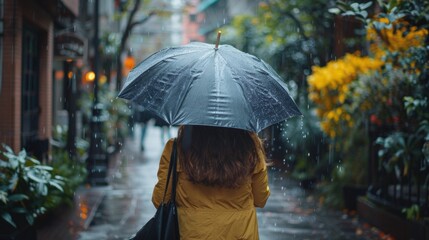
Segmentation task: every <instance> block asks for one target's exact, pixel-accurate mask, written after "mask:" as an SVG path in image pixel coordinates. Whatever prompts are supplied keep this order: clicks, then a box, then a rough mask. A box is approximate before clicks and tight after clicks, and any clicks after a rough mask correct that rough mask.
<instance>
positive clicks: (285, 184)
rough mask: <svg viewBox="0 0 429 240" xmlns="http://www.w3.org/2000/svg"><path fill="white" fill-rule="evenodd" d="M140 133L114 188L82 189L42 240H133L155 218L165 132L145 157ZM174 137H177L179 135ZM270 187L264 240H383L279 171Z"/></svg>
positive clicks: (130, 143) (151, 132)
mask: <svg viewBox="0 0 429 240" xmlns="http://www.w3.org/2000/svg"><path fill="white" fill-rule="evenodd" d="M139 133H140V128H139V126H138V125H137V126H136V131H135V136H134V138H133V139H129V140H127V142H126V143H125V144H124V148H123V150H122V151H121V152H120V153H119V154H117V156H115V157H116V158H115V159H113V161H111V163H112V164H111V166H110V167H111V171H110V184H109V186H107V187H90V188H89V187H88V188H85V187H82V188H80V189H79V191H78V192H77V193H76V198H75V199H76V201H75V206H74V208H73V209H64V214H62V215H61V217H60V218H56V219H54V220H53V221H55V222H52V223H48V224H46V225H45V226H44V227H43V228H40V229H39V230H38V237H39V239H43V240H53V239H63V240H69V239H70V240H75V239H78V240H96V239H97V240H100V239H106V240H113V239H128V238H129V237H130V236H131V235H132V234H133V233H135V232H136V231H137V230H138V229H139V228H140V227H141V226H143V225H144V223H146V222H147V221H148V220H149V219H150V218H151V217H152V216H153V215H154V214H155V208H154V206H153V205H152V202H151V195H152V190H153V186H154V185H155V182H156V173H157V169H158V163H159V158H160V155H161V152H162V149H163V142H161V132H160V129H159V128H156V127H153V126H149V127H148V129H147V133H146V134H147V135H146V139H145V149H146V150H145V151H144V152H143V153H142V152H140V146H139V139H140V135H139ZM171 134H172V136H176V130H175V129H171ZM164 142H165V140H164ZM269 184H270V188H271V196H270V198H269V200H268V202H267V205H266V207H265V208H263V209H258V219H259V231H260V238H261V240H276V239H282V240H283V239H356V240H358V239H359V240H367V239H382V238H381V237H380V236H379V232H378V231H377V230H376V229H373V228H371V227H370V226H368V225H366V224H364V223H362V222H360V221H359V220H358V219H357V218H350V217H349V216H348V215H345V214H343V213H342V212H339V211H332V210H327V209H324V208H322V207H321V206H319V204H318V202H317V201H316V200H315V199H313V197H312V196H311V195H309V194H308V193H306V192H305V191H304V190H302V189H301V188H300V187H299V186H298V184H297V183H296V182H294V181H292V180H290V179H287V178H286V177H285V174H284V172H283V171H280V170H279V169H274V168H271V169H270V171H269Z"/></svg>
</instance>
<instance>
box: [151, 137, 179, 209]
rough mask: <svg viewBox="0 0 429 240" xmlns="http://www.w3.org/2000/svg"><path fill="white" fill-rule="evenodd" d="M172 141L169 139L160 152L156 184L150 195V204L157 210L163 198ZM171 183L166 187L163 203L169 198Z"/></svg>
mask: <svg viewBox="0 0 429 240" xmlns="http://www.w3.org/2000/svg"><path fill="white" fill-rule="evenodd" d="M173 142H174V139H170V140H169V141H168V142H167V144H165V147H164V151H163V152H162V156H161V159H160V161H159V168H158V182H157V183H156V185H155V188H154V189H153V194H152V203H153V205H154V206H155V207H156V208H158V207H159V205H160V204H161V202H162V197H163V196H164V190H165V184H166V182H167V174H168V166H169V164H170V157H171V151H172V150H173ZM171 181H172V179H170V183H169V186H168V190H167V194H166V195H165V201H166V202H168V201H169V200H170V197H171Z"/></svg>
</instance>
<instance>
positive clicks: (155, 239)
mask: <svg viewBox="0 0 429 240" xmlns="http://www.w3.org/2000/svg"><path fill="white" fill-rule="evenodd" d="M176 169H177V143H176V139H174V144H173V151H172V152H171V157H170V166H169V167H168V176H167V183H166V184H165V190H164V196H163V198H162V202H161V204H160V206H159V207H158V209H157V210H156V213H155V216H154V217H152V218H151V219H150V220H149V221H148V222H147V223H146V224H145V225H144V226H143V227H142V228H141V229H140V230H139V231H138V232H137V233H136V235H135V236H134V237H132V238H131V239H130V240H166V239H168V240H176V239H177V240H179V239H180V235H179V223H178V220H177V208H176V184H177V171H176ZM170 175H173V180H172V184H173V185H172V188H171V200H170V201H169V202H168V203H165V195H166V193H167V189H168V183H169V181H170Z"/></svg>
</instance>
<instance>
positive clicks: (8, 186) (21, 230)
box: [0, 145, 64, 239]
mask: <svg viewBox="0 0 429 240" xmlns="http://www.w3.org/2000/svg"><path fill="white" fill-rule="evenodd" d="M3 148H4V150H0V238H1V239H35V238H36V234H35V229H34V227H32V225H33V223H34V220H35V219H36V218H37V217H38V216H40V215H41V214H43V213H45V212H46V211H47V210H49V209H51V208H54V207H55V206H57V205H58V204H59V202H60V201H61V194H62V191H63V185H64V179H63V178H62V177H61V176H58V175H53V174H52V173H51V171H52V170H53V168H52V167H51V166H48V165H43V164H41V163H40V161H38V160H37V159H34V158H32V157H30V156H29V155H27V153H26V151H25V150H22V151H21V152H19V153H18V154H15V153H14V151H13V150H12V149H11V148H10V147H9V146H7V145H3Z"/></svg>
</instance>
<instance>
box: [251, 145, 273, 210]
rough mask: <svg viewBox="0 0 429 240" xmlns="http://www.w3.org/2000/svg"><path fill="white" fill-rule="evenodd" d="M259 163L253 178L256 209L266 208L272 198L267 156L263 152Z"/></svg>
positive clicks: (260, 154)
mask: <svg viewBox="0 0 429 240" xmlns="http://www.w3.org/2000/svg"><path fill="white" fill-rule="evenodd" d="M258 155H259V159H260V161H259V163H258V165H257V166H256V168H255V171H254V173H253V176H252V193H253V204H254V205H255V207H260V208H262V207H264V206H265V203H266V202H267V200H268V197H269V196H270V188H269V186H268V173H267V164H266V162H265V156H264V154H263V153H262V152H260V153H259V154H258Z"/></svg>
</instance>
